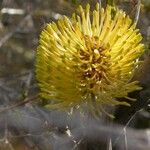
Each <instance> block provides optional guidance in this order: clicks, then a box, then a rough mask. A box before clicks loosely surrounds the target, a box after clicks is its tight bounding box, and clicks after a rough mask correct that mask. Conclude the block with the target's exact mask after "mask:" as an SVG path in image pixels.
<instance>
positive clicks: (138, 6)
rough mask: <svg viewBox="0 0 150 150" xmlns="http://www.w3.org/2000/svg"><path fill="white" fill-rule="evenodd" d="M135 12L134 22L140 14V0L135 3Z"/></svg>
mask: <svg viewBox="0 0 150 150" xmlns="http://www.w3.org/2000/svg"><path fill="white" fill-rule="evenodd" d="M136 8H137V9H136V13H135V19H134V22H135V24H137V22H138V20H139V16H140V10H141V0H138V2H137V4H136Z"/></svg>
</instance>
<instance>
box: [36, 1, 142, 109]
mask: <svg viewBox="0 0 150 150" xmlns="http://www.w3.org/2000/svg"><path fill="white" fill-rule="evenodd" d="M78 12H79V13H78V14H73V16H72V18H71V19H69V18H67V17H66V16H64V17H62V18H61V19H59V20H58V22H57V23H54V22H53V23H49V24H48V25H47V27H46V28H45V29H44V31H43V32H42V33H41V36H40V42H39V43H40V44H39V47H38V49H37V56H36V78H37V80H38V85H39V87H40V90H41V92H40V95H41V97H42V98H44V99H46V100H49V99H51V100H54V102H55V103H51V104H49V105H48V107H53V108H66V107H74V106H77V105H80V104H82V103H87V104H92V101H93V97H94V101H95V104H96V106H99V108H100V109H101V110H103V106H104V105H118V104H123V105H128V103H126V102H123V101H118V100H117V98H121V97H125V98H128V99H130V98H129V97H128V93H129V92H132V91H135V90H139V89H140V87H139V86H138V82H137V81H134V82H131V78H132V76H133V74H134V71H135V69H136V68H137V66H138V63H139V62H138V58H139V57H140V56H141V55H142V53H143V51H144V46H143V44H141V43H140V42H141V40H142V36H141V34H140V33H139V30H138V29H136V28H135V24H134V23H132V20H131V19H130V18H129V16H128V15H126V14H125V12H123V11H122V10H119V9H118V8H115V7H112V6H109V5H108V6H107V7H106V9H103V8H100V7H99V4H97V5H96V9H95V10H94V11H90V5H87V6H86V9H83V8H82V7H81V6H80V7H79V11H78Z"/></svg>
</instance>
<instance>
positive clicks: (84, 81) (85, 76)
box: [79, 36, 110, 91]
mask: <svg viewBox="0 0 150 150" xmlns="http://www.w3.org/2000/svg"><path fill="white" fill-rule="evenodd" d="M84 40H85V46H86V49H84V50H82V49H81V50H80V51H79V59H80V61H81V65H80V68H81V70H82V71H81V72H82V74H81V86H82V87H87V89H89V90H92V91H93V90H102V88H101V84H102V81H105V83H107V82H108V81H107V72H108V70H109V67H110V63H109V60H110V59H109V57H110V56H109V55H108V54H107V49H105V48H104V47H102V46H100V43H99V42H98V40H97V38H96V37H88V36H85V37H84ZM97 88H98V89H97Z"/></svg>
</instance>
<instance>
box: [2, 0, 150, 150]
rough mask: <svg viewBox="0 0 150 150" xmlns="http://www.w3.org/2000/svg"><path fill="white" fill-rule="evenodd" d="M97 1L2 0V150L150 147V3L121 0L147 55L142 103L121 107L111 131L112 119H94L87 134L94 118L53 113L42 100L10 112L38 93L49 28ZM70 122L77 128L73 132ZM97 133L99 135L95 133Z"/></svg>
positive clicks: (137, 76) (140, 78)
mask: <svg viewBox="0 0 150 150" xmlns="http://www.w3.org/2000/svg"><path fill="white" fill-rule="evenodd" d="M97 2H98V0H32V1H31V0H0V150H52V149H55V150H63V149H64V150H71V149H72V150H73V149H74V150H77V149H81V150H103V149H108V150H111V148H113V149H119V150H122V149H123V150H130V149H131V150H149V149H150V104H149V99H150V57H149V54H150V52H149V50H150V0H141V4H139V3H138V2H139V0H115V4H116V5H118V7H120V8H122V9H123V10H125V11H126V12H127V14H129V15H130V17H131V18H132V19H133V20H138V24H137V26H138V28H139V29H140V32H141V33H142V35H143V43H144V44H145V47H146V51H145V54H144V55H143V56H142V58H141V59H142V60H143V61H144V63H143V65H142V66H141V67H140V68H139V70H137V72H136V74H135V77H134V78H135V79H137V80H138V81H140V84H141V85H142V87H143V90H142V91H140V92H134V93H131V96H132V97H135V98H137V99H138V100H137V102H135V103H133V104H132V106H131V107H130V108H126V107H125V108H124V107H118V108H116V110H115V116H116V119H115V120H113V121H110V122H111V124H112V123H113V124H115V126H114V127H110V126H108V127H107V126H106V124H107V125H108V123H107V122H108V121H100V122H97V121H96V122H95V121H93V120H90V122H91V127H84V129H87V130H81V128H80V127H81V126H83V124H84V125H86V124H88V123H89V120H87V119H84V122H82V117H81V116H79V114H75V116H74V119H73V118H71V119H70V118H69V117H68V116H67V115H66V114H62V113H59V112H50V111H47V110H45V109H43V108H41V107H40V106H37V105H36V102H34V103H33V102H32V103H31V102H30V103H27V104H25V105H23V106H22V105H18V107H14V109H8V110H5V108H7V107H9V106H12V105H14V104H18V103H19V102H20V100H23V99H24V98H26V97H31V96H35V95H36V94H37V93H38V89H37V86H36V81H35V78H34V63H35V53H36V48H37V45H38V38H39V34H40V32H41V31H42V30H43V28H44V27H45V25H46V24H47V23H49V22H51V21H56V20H57V19H58V18H59V17H60V16H61V15H67V16H71V14H72V13H73V12H74V11H75V10H76V8H77V7H78V5H79V4H82V5H86V3H90V4H91V5H92V7H94V6H95V4H96V3H97ZM107 2H109V3H111V0H101V3H102V5H103V6H104V7H105V6H106V3H107ZM139 6H140V8H141V11H140V15H139V17H138V11H139ZM3 110H4V111H3ZM68 118H69V119H68ZM77 118H78V119H77ZM66 122H67V123H66ZM74 123H75V124H74ZM68 124H69V125H70V126H71V127H72V128H71V129H75V130H69V129H67V128H66V127H67V125H68ZM69 125H68V126H69ZM74 126H75V127H74ZM129 127H130V128H129ZM128 128H129V131H127V129H128ZM70 131H72V136H71V135H70V134H69V132H70ZM82 131H83V132H84V133H85V134H84V135H83V136H81V135H80V133H82ZM87 131H88V132H87ZM94 131H95V133H97V134H92V132H93V133H94ZM108 135H111V136H110V137H111V138H110V139H109V138H108ZM122 135H123V137H122ZM118 137H119V138H118ZM100 138H101V139H100ZM104 139H105V140H104ZM118 139H120V140H122V141H120V140H118ZM126 139H127V140H126ZM130 140H131V141H130ZM127 141H128V142H127ZM116 143H117V144H116Z"/></svg>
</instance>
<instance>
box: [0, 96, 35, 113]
mask: <svg viewBox="0 0 150 150" xmlns="http://www.w3.org/2000/svg"><path fill="white" fill-rule="evenodd" d="M37 98H38V95H36V96H34V97H31V98H27V99H25V100H24V101H21V102H19V103H16V104H14V105H11V106H8V107H5V108H3V109H2V110H0V113H3V112H6V111H8V110H11V109H14V108H16V107H18V106H22V105H25V104H27V103H29V102H32V101H34V100H35V99H37Z"/></svg>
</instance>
